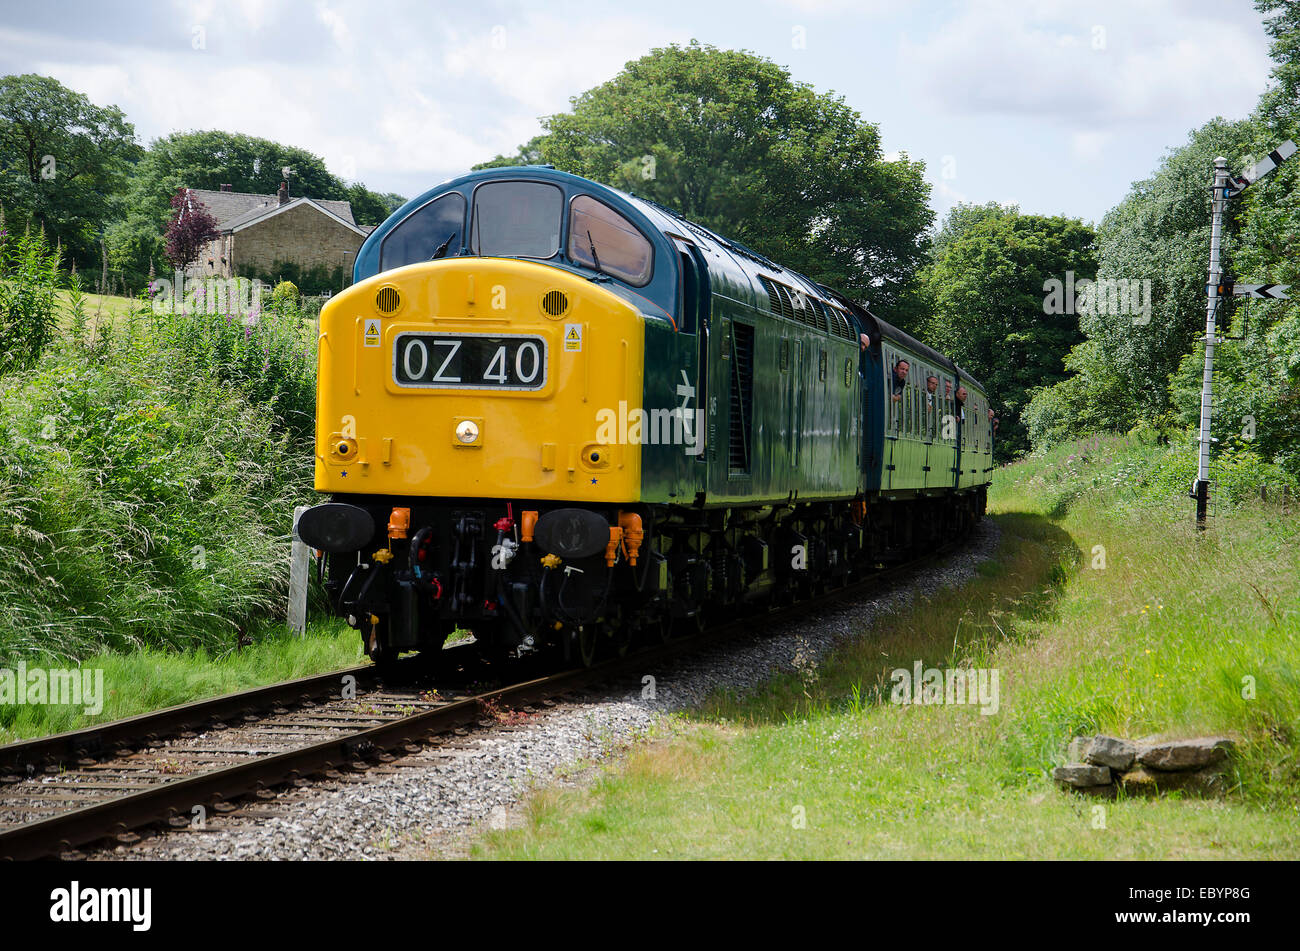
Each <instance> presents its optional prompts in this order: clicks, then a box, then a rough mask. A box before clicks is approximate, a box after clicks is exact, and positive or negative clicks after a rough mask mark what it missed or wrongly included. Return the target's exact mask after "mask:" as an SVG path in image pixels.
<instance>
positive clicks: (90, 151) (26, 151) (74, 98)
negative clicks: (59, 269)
mask: <svg viewBox="0 0 1300 951" xmlns="http://www.w3.org/2000/svg"><path fill="white" fill-rule="evenodd" d="M139 155H140V147H139V146H138V145H137V144H136V141H135V129H134V127H133V126H132V125H131V123H129V122H127V121H126V119H125V118H124V117H123V115H122V111H121V110H120V109H118V108H117V107H116V106H104V107H101V106H96V105H95V104H94V103H92V102H91V101H90V100H89V99H87V98H86V97H85V96H83V95H82V94H81V93H78V92H74V91H73V90H71V89H68V88H67V87H66V86H64V85H62V84H61V83H59V82H58V81H57V80H54V79H50V78H49V77H47V76H37V75H34V74H27V75H22V76H14V75H11V76H3V77H0V205H3V206H4V208H5V210H6V213H7V214H8V216H9V226H10V228H14V227H21V225H22V222H24V221H30V222H32V223H33V224H34V225H36V226H38V227H42V228H44V229H45V232H46V235H47V237H48V238H49V240H50V242H51V243H52V244H60V245H62V246H63V248H64V249H65V251H66V252H67V253H68V255H69V256H70V257H72V259H73V260H74V261H76V262H77V263H79V264H81V265H83V266H90V265H93V264H94V263H95V262H96V261H98V258H99V251H98V248H97V247H96V246H95V245H96V243H97V238H98V235H99V234H100V232H101V230H102V228H103V226H104V224H105V223H106V222H107V221H108V220H109V219H110V218H111V217H112V216H113V215H114V213H115V212H116V210H117V204H118V198H119V197H120V195H121V193H122V191H123V189H124V187H125V183H126V176H127V173H128V170H129V169H130V167H131V164H132V163H133V162H134V161H136V160H137V159H138V157H139Z"/></svg>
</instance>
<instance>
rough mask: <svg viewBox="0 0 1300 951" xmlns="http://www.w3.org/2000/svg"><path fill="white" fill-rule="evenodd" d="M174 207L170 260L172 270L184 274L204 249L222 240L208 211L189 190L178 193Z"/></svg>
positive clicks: (174, 199)
mask: <svg viewBox="0 0 1300 951" xmlns="http://www.w3.org/2000/svg"><path fill="white" fill-rule="evenodd" d="M171 204H172V208H174V209H175V213H174V214H173V215H172V220H171V223H170V224H169V225H168V226H167V260H168V261H170V262H171V264H172V267H174V268H176V269H177V270H180V271H183V270H185V269H186V268H187V267H189V266H190V265H191V264H193V263H194V262H195V261H197V260H198V257H199V254H200V253H201V252H202V251H203V248H204V246H206V245H207V244H208V242H209V241H214V240H216V239H217V238H219V237H220V236H221V232H220V231H218V230H217V221H216V219H215V218H213V217H212V215H211V214H210V213H209V212H208V209H207V207H206V206H205V205H204V204H203V202H201V201H199V200H198V199H197V198H194V197H193V196H192V195H191V194H190V193H189V190H188V189H184V188H181V189H177V191H176V194H175V195H173V196H172V202H171Z"/></svg>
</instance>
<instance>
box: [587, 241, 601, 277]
mask: <svg viewBox="0 0 1300 951" xmlns="http://www.w3.org/2000/svg"><path fill="white" fill-rule="evenodd" d="M587 246H588V247H590V248H591V259H592V260H593V261H595V262H596V270H597V271H600V272H601V273H602V274H603V273H605V272H604V269H602V268H601V266H600V255H599V254H597V253H596V242H595V241H592V240H591V232H590V231H588V232H587Z"/></svg>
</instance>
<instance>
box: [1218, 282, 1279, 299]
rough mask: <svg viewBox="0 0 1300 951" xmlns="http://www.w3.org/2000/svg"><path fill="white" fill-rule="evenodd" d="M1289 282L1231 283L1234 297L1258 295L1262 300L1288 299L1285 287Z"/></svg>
mask: <svg viewBox="0 0 1300 951" xmlns="http://www.w3.org/2000/svg"><path fill="white" fill-rule="evenodd" d="M1290 286H1291V285H1290V284H1233V285H1232V294H1233V296H1234V297H1260V298H1263V299H1264V300H1290V299H1291V298H1290V297H1288V296H1287V293H1286V291H1287V288H1288V287H1290Z"/></svg>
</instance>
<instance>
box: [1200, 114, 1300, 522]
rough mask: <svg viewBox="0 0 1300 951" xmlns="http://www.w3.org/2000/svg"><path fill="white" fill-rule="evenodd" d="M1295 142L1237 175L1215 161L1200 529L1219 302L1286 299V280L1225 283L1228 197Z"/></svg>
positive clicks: (1206, 500) (1206, 492)
mask: <svg viewBox="0 0 1300 951" xmlns="http://www.w3.org/2000/svg"><path fill="white" fill-rule="evenodd" d="M1295 152H1296V145H1295V143H1294V142H1292V141H1290V140H1289V139H1288V140H1287V141H1286V142H1283V143H1282V144H1281V145H1279V146H1278V147H1277V148H1276V149H1274V150H1273V151H1272V152H1269V153H1268V155H1266V156H1265V157H1264V158H1263V159H1261V160H1260V161H1259V162H1257V163H1256V164H1255V165H1254V166H1253V167H1252V168H1249V169H1247V170H1246V171H1245V172H1244V173H1242V174H1241V175H1239V176H1236V177H1233V176H1232V175H1230V174H1229V173H1228V160H1227V159H1226V158H1224V157H1223V156H1219V157H1218V158H1216V159H1215V160H1214V183H1213V185H1211V186H1210V187H1211V189H1212V191H1211V202H1210V209H1211V219H1210V270H1209V275H1208V280H1207V281H1206V285H1205V293H1206V296H1207V297H1208V302H1207V303H1206V305H1205V373H1204V376H1203V377H1202V382H1201V428H1200V435H1199V436H1198V437H1197V442H1198V446H1197V451H1198V458H1197V464H1196V481H1195V482H1194V483H1192V491H1191V493H1190V495H1191V496H1192V498H1194V499H1196V527H1197V528H1198V529H1201V530H1204V528H1205V518H1206V514H1207V512H1208V509H1209V504H1210V450H1211V448H1212V445H1213V442H1214V439H1213V437H1212V436H1211V435H1210V423H1211V420H1212V418H1213V405H1212V404H1213V399H1214V346H1215V343H1216V342H1217V326H1216V324H1217V318H1218V310H1219V301H1220V300H1222V299H1223V298H1224V297H1233V296H1237V297H1242V296H1245V297H1257V298H1262V299H1265V300H1287V299H1288V298H1287V294H1286V290H1287V287H1288V285H1286V284H1238V285H1234V284H1233V283H1232V282H1231V281H1226V282H1225V281H1224V280H1223V274H1222V271H1221V269H1220V266H1219V246H1220V243H1221V242H1222V239H1223V212H1224V209H1225V208H1226V206H1227V204H1228V199H1229V198H1235V197H1237V196H1238V195H1240V194H1241V193H1242V192H1243V191H1245V190H1246V189H1247V188H1248V187H1250V186H1251V185H1253V184H1254V183H1255V182H1257V181H1259V180H1260V179H1261V178H1263V177H1264V176H1266V175H1268V174H1270V173H1271V172H1272V171H1273V170H1274V169H1276V168H1277V167H1278V166H1279V165H1281V164H1282V163H1283V162H1285V161H1286V160H1287V159H1289V158H1290V157H1291V156H1293V155H1295Z"/></svg>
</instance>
